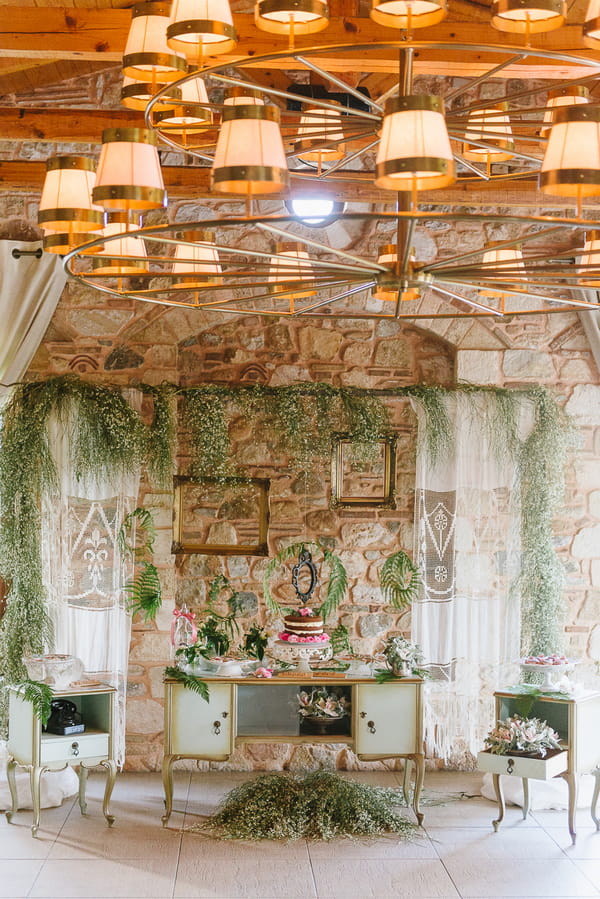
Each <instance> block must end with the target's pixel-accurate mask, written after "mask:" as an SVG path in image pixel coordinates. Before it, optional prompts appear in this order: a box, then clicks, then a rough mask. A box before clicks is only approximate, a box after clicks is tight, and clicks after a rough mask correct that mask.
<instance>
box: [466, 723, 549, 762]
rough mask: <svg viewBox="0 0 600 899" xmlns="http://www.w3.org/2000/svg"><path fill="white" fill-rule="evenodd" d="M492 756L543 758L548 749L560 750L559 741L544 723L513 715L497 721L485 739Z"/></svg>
mask: <svg viewBox="0 0 600 899" xmlns="http://www.w3.org/2000/svg"><path fill="white" fill-rule="evenodd" d="M484 742H485V746H486V749H487V750H488V752H491V753H492V754H493V755H530V756H537V757H538V758H545V757H546V755H547V753H548V750H549V749H561V748H562V747H561V745H560V739H559V736H558V734H557V733H556V731H555V730H553V729H552V728H551V727H550V726H549V725H548V724H547V722H546V721H540V719H539V718H523V717H521V716H519V715H513V717H512V718H505V719H504V721H499V722H498V724H497V725H496V727H494V728H492V730H491V731H490V732H489V734H488V735H487V737H486V738H485V741H484Z"/></svg>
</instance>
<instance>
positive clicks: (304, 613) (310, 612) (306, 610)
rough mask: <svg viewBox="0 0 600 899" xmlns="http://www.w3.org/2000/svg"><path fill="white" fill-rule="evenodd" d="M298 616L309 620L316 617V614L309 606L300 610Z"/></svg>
mask: <svg viewBox="0 0 600 899" xmlns="http://www.w3.org/2000/svg"><path fill="white" fill-rule="evenodd" d="M298 614H299V615H302V616H303V618H308V617H312V616H313V615H314V612H313V610H312V609H309V608H308V606H304V607H303V608H301V609H298Z"/></svg>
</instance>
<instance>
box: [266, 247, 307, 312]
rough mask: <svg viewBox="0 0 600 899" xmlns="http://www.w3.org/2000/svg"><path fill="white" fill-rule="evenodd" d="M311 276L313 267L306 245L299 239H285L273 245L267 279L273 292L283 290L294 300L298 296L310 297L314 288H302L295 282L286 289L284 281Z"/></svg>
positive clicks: (304, 278)
mask: <svg viewBox="0 0 600 899" xmlns="http://www.w3.org/2000/svg"><path fill="white" fill-rule="evenodd" d="M312 277H313V267H312V265H311V264H310V257H309V255H308V253H307V251H306V246H305V245H304V244H303V243H301V242H300V241H286V242H284V243H278V244H276V246H275V255H274V256H272V257H271V263H270V266H269V277H268V279H267V280H268V281H269V284H270V288H271V290H272V291H273V293H276V292H279V291H281V290H285V296H286V297H287V298H288V299H291V300H294V299H298V298H299V297H312V296H313V295H314V294H315V291H314V290H310V289H303V288H302V285H301V284H299V283H295V284H294V285H293V286H290V288H289V290H287V289H286V283H288V282H290V281H293V282H300V281H303V280H308V281H309V280H310V279H311V278H312Z"/></svg>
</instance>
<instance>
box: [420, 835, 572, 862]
mask: <svg viewBox="0 0 600 899" xmlns="http://www.w3.org/2000/svg"><path fill="white" fill-rule="evenodd" d="M427 833H428V835H429V837H430V838H431V841H432V844H433V846H434V848H435V850H436V852H437V854H438V855H439V857H440V858H441V859H444V860H445V859H447V858H453V859H464V860H465V861H469V859H471V858H476V859H480V860H481V859H485V858H506V859H513V858H514V859H522V858H564V857H565V856H564V853H563V851H562V849H561V848H560V846H559V845H557V843H556V841H555V840H553V839H552V837H551V836H550V835H549V834H547V833H545V831H543V830H540V828H538V827H524V828H520V829H519V828H512V829H511V828H506V829H502V828H500V830H499V831H498V833H494V831H493V830H491V829H490V830H483V829H482V828H479V827H464V828H460V827H428V828H427Z"/></svg>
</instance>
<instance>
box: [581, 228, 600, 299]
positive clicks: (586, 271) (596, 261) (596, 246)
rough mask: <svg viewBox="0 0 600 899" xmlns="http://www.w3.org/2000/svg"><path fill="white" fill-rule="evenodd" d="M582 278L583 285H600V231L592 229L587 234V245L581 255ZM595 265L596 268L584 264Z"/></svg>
mask: <svg viewBox="0 0 600 899" xmlns="http://www.w3.org/2000/svg"><path fill="white" fill-rule="evenodd" d="M580 261H581V266H582V268H581V278H580V279H579V283H580V284H581V285H582V286H583V287H600V231H590V232H589V234H586V236H585V246H584V248H583V254H582V256H581V260H580ZM588 265H593V266H594V268H593V269H590V268H587V267H586V268H584V267H583V266H588Z"/></svg>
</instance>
